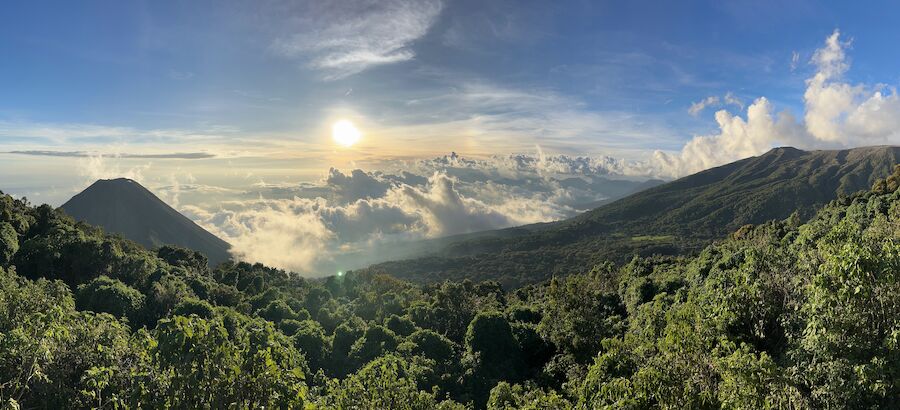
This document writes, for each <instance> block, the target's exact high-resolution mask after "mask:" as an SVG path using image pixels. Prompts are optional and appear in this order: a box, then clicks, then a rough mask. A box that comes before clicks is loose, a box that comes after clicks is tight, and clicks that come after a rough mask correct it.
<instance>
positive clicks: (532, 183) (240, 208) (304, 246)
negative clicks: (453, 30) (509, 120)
mask: <svg viewBox="0 0 900 410" xmlns="http://www.w3.org/2000/svg"><path fill="white" fill-rule="evenodd" d="M386 165H387V164H386ZM394 166H395V167H397V169H396V172H386V171H363V170H360V169H354V170H352V171H350V172H346V173H345V172H342V171H340V170H337V169H334V168H332V169H330V170H329V172H328V173H327V175H326V176H325V177H324V178H323V179H322V180H321V181H320V182H318V183H313V184H309V183H307V184H297V185H293V186H292V185H271V184H265V183H260V184H256V186H255V188H254V189H249V190H247V191H246V192H244V193H242V194H239V195H237V197H235V196H232V198H233V199H231V200H225V201H217V202H214V203H208V204H185V205H182V206H181V207H180V209H181V210H182V211H183V212H185V213H186V214H188V216H190V217H191V218H193V219H194V220H196V221H198V222H199V223H201V225H203V226H205V227H206V228H208V229H209V230H210V231H212V232H214V233H216V234H218V235H220V236H221V237H222V238H223V239H225V240H227V241H229V242H230V243H231V244H232V246H233V252H234V254H235V256H236V257H238V258H239V259H244V260H248V261H260V262H263V263H267V264H271V265H273V266H279V267H282V268H285V269H290V270H294V271H297V272H303V273H306V274H328V273H332V272H331V271H330V270H329V269H330V267H332V266H343V267H344V268H347V267H353V266H349V264H351V263H357V264H358V263H363V262H372V261H374V260H377V258H369V259H366V258H365V257H364V258H362V261H363V262H360V260H354V262H347V260H348V259H347V257H346V255H358V254H367V253H368V252H369V251H370V250H371V249H373V247H375V246H381V245H384V244H390V243H401V242H404V241H409V240H416V239H424V238H436V237H442V236H447V235H454V234H461V233H468V232H475V231H480V230H487V229H497V228H504V227H510V226H517V225H523V224H530V223H536V222H545V221H552V220H558V219H562V218H565V217H569V216H573V215H575V214H577V213H578V212H579V210H582V209H585V208H586V207H588V206H590V204H592V203H595V202H596V201H598V200H602V199H604V198H607V197H609V196H621V195H622V194H623V193H625V192H628V191H630V190H631V189H634V188H635V186H636V185H637V184H638V182H636V181H624V180H612V179H608V178H607V177H609V176H610V175H614V176H616V177H618V178H621V177H622V172H623V171H624V172H637V173H640V172H645V171H646V170H644V169H640V168H634V169H632V168H629V166H630V164H628V163H624V162H621V161H616V160H613V159H611V158H602V159H594V158H586V157H569V156H565V155H555V156H545V155H543V154H538V155H509V156H497V157H493V158H488V159H481V160H474V159H467V158H463V157H461V156H459V155H457V154H455V153H453V154H450V155H446V156H442V157H437V158H432V159H427V160H419V161H415V162H413V163H406V164H394ZM186 185H188V186H190V185H191V184H186ZM183 189H184V187H183V186H181V185H179V184H170V185H169V186H167V187H163V188H161V191H162V195H163V196H164V197H166V198H169V200H170V202H175V201H172V200H171V198H172V197H173V196H175V195H177V194H178V193H179V192H180V191H181V190H183ZM176 201H177V199H176ZM342 263H343V265H342Z"/></svg>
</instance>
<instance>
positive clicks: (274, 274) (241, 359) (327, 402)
mask: <svg viewBox="0 0 900 410" xmlns="http://www.w3.org/2000/svg"><path fill="white" fill-rule="evenodd" d="M898 184H900V168H898V170H897V171H896V172H895V174H894V175H893V176H891V177H890V178H888V179H886V180H879V181H877V182H876V183H875V185H874V186H873V188H872V190H870V191H868V192H861V193H858V194H854V195H851V196H846V197H842V198H840V199H839V200H837V201H834V202H832V203H831V204H829V205H828V206H826V207H825V208H823V209H821V210H820V211H819V212H818V214H817V215H816V216H815V217H814V218H813V219H812V220H810V221H809V222H808V223H806V224H800V223H799V222H797V221H798V220H799V219H798V218H788V219H787V220H784V221H773V222H768V223H765V224H762V225H758V226H750V225H748V226H744V227H742V228H740V229H738V230H737V231H736V232H734V233H733V234H731V235H730V236H729V237H728V238H727V239H723V240H721V241H719V242H717V243H715V244H713V245H711V246H708V247H707V248H705V250H703V251H702V252H701V253H700V254H699V255H698V256H696V257H690V258H688V257H649V258H634V259H633V260H631V261H630V262H629V263H626V264H624V265H621V266H615V265H612V264H609V263H601V264H597V265H596V266H594V267H593V269H591V270H590V271H589V272H588V273H583V274H575V275H570V276H567V277H558V278H554V279H552V280H550V281H547V282H544V283H541V284H537V285H531V286H528V287H523V288H519V289H516V290H513V291H506V290H504V289H503V288H502V287H501V286H500V285H499V284H497V283H495V282H482V283H474V282H471V281H462V282H445V283H442V284H435V285H428V286H417V285H413V284H410V283H407V282H403V281H400V280H397V279H394V278H392V277H391V276H388V275H383V274H371V273H365V274H353V273H348V274H346V275H343V276H337V277H330V278H325V279H320V280H308V279H303V278H299V277H296V276H293V275H290V274H288V273H286V272H283V271H280V270H276V269H270V268H267V267H265V266H262V265H249V264H246V263H237V264H234V263H226V264H223V265H220V266H218V267H217V268H216V269H214V270H209V269H208V268H207V267H206V259H205V258H204V257H203V255H201V254H198V253H196V252H192V251H188V250H184V249H178V248H172V247H163V248H161V249H158V250H155V251H152V252H151V251H147V250H144V249H143V248H141V247H139V246H136V245H134V244H133V243H130V242H128V241H125V240H122V239H120V238H116V237H111V236H106V235H104V234H103V233H102V232H100V231H98V230H96V229H94V228H92V227H89V226H85V225H82V224H77V223H74V222H73V221H72V220H71V219H69V218H67V217H65V216H64V215H62V214H60V213H58V212H57V211H54V210H53V209H51V208H49V207H47V206H40V207H31V206H29V205H28V204H27V203H26V202H25V201H20V200H14V199H12V198H10V197H8V196H2V197H0V399H2V403H3V404H4V405H6V406H21V407H22V408H33V407H43V408H89V407H93V408H102V407H107V408H109V407H126V406H127V407H144V408H166V407H176V408H179V407H209V408H230V407H237V408H258V407H264V406H265V407H271V406H275V407H280V408H290V407H293V408H338V409H357V408H400V409H432V408H443V409H461V408H490V409H514V408H526V409H567V408H591V409H602V408H735V409H739V408H740V409H757V408H847V407H853V408H886V407H891V406H893V405H894V404H895V403H894V401H895V400H896V397H900V277H898V272H900V192H898V190H897V188H898Z"/></svg>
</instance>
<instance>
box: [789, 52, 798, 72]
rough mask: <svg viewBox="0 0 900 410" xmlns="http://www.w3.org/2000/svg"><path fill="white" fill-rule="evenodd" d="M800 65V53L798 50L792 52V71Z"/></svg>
mask: <svg viewBox="0 0 900 410" xmlns="http://www.w3.org/2000/svg"><path fill="white" fill-rule="evenodd" d="M798 66H800V53H798V52H796V51H792V52H791V72H794V70H796V69H797V67H798Z"/></svg>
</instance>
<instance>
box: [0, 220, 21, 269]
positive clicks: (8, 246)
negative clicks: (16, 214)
mask: <svg viewBox="0 0 900 410" xmlns="http://www.w3.org/2000/svg"><path fill="white" fill-rule="evenodd" d="M18 251H19V234H18V233H17V232H16V230H15V228H13V226H12V225H10V224H9V223H7V222H0V265H4V266H5V265H7V264H9V262H10V261H12V258H13V255H15V254H16V252H18Z"/></svg>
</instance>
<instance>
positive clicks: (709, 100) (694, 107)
mask: <svg viewBox="0 0 900 410" xmlns="http://www.w3.org/2000/svg"><path fill="white" fill-rule="evenodd" d="M713 105H719V97H716V96H714V95H711V96H709V97H706V98H704V99H702V100H700V101H697V102H695V103H693V104H691V106H690V107H689V108H688V114H691V115H693V116H695V117H696V116H697V115H698V114H700V111H703V109H705V108H706V107H709V106H713Z"/></svg>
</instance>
